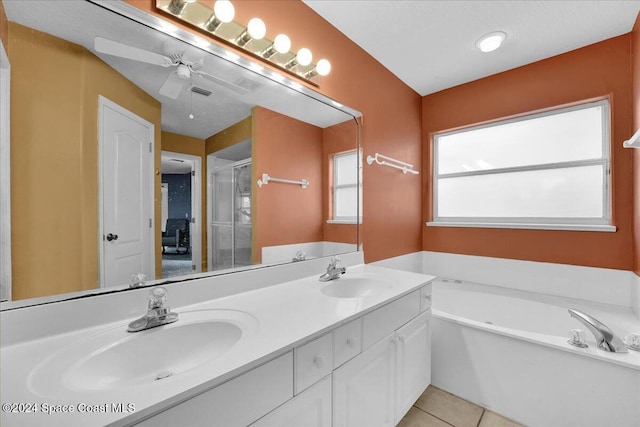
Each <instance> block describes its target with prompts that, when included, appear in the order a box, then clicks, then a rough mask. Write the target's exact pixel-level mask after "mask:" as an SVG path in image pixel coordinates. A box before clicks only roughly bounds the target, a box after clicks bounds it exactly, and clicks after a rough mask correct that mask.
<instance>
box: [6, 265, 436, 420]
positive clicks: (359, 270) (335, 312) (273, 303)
mask: <svg viewBox="0 0 640 427" xmlns="http://www.w3.org/2000/svg"><path fill="white" fill-rule="evenodd" d="M325 268H326V266H325ZM321 272H322V271H320V270H319V271H317V272H316V271H314V274H313V276H309V277H305V278H301V279H297V280H292V281H289V282H285V283H281V284H275V285H271V286H268V287H263V288H259V289H253V290H248V291H246V292H243V293H239V294H232V295H227V296H224V297H220V298H216V299H211V300H208V301H204V302H201V303H198V304H183V305H179V304H175V303H176V300H179V301H188V300H189V299H190V298H188V297H187V296H185V295H183V296H182V297H176V294H179V293H180V292H178V291H174V289H176V285H174V286H172V287H171V288H168V289H169V298H168V303H169V305H170V306H171V308H172V310H173V311H176V312H178V313H184V312H188V311H196V310H239V311H242V312H245V313H247V314H249V315H251V316H253V317H254V318H255V319H256V327H255V328H254V329H253V330H252V331H251V332H249V333H248V335H247V336H244V337H243V338H242V339H241V340H240V341H239V342H238V344H237V345H236V346H234V347H233V348H232V349H231V350H230V351H229V352H228V353H226V354H225V355H224V356H222V357H220V358H218V359H216V360H214V361H212V362H208V363H205V364H204V365H201V366H199V367H197V368H195V369H192V370H190V371H186V372H183V373H181V374H179V375H174V376H171V377H168V378H165V379H162V380H160V381H155V382H153V383H151V384H147V385H144V386H138V387H126V389H105V390H100V391H92V392H87V391H85V390H82V391H79V390H71V389H70V388H68V387H67V388H61V389H60V390H55V389H53V390H52V389H48V390H44V391H43V389H42V388H38V386H37V382H36V381H35V380H34V377H33V374H34V372H37V373H38V374H39V375H42V374H43V372H42V371H43V370H42V368H41V369H39V370H37V368H38V367H39V366H40V367H42V366H45V365H44V363H45V362H46V361H47V358H49V357H51V356H53V355H55V354H56V353H57V352H59V351H64V349H68V348H69V346H72V345H74V343H77V342H78V341H80V340H83V339H87V338H88V337H92V336H95V335H97V334H100V333H102V332H103V331H105V330H108V329H114V328H116V330H117V329H118V328H119V329H120V330H121V335H122V338H127V337H130V336H131V335H132V334H128V333H127V332H126V329H127V324H128V323H129V322H130V321H131V320H133V319H134V318H135V317H139V315H140V314H142V312H143V311H144V310H145V308H146V306H145V304H144V302H143V303H140V302H139V301H138V298H137V297H136V298H133V299H135V301H128V302H127V303H128V304H130V305H134V306H135V308H136V310H135V315H134V316H130V317H121V318H119V319H117V320H112V321H110V322H105V323H103V324H100V325H93V326H91V327H88V328H86V329H82V330H76V331H69V330H62V331H60V333H58V334H51V336H49V337H37V338H34V337H31V339H22V340H19V339H17V338H16V337H15V336H14V337H13V342H12V343H11V344H10V345H5V343H4V342H3V347H2V354H1V363H2V379H1V381H2V403H35V404H36V405H38V409H39V411H38V412H37V413H28V414H20V415H16V414H11V413H3V414H2V424H3V425H4V424H7V425H29V426H37V425H47V426H49V425H60V424H64V425H65V426H74V425H75V426H91V425H95V426H102V425H114V426H119V425H129V424H131V423H134V422H136V421H139V420H141V419H143V418H145V417H147V416H149V415H151V414H154V413H156V412H159V411H161V410H163V409H166V408H168V407H170V406H173V405H176V404H178V403H180V402H182V401H185V400H187V399H189V398H190V397H193V396H195V395H197V394H199V393H201V392H203V391H205V390H207V389H210V388H212V387H215V386H216V385H219V384H221V383H223V382H225V381H227V380H229V379H231V378H233V377H235V376H237V375H239V374H241V373H243V372H245V371H247V370H249V369H251V368H254V367H257V366H259V365H261V364H263V363H265V362H267V361H269V360H271V359H273V358H275V357H277V356H279V355H281V354H284V353H286V352H287V351H290V350H291V349H292V348H294V347H295V346H297V345H299V344H302V343H304V342H306V341H308V340H310V339H312V338H315V337H318V336H321V335H322V334H324V333H326V332H328V331H330V330H331V329H332V328H335V327H336V326H340V325H342V324H344V323H347V322H349V321H350V320H352V319H354V318H356V317H358V316H360V315H362V314H365V313H367V312H370V311H373V310H375V309H376V308H379V307H380V306H382V305H384V304H385V303H387V302H390V301H391V300H393V299H396V298H398V297H401V296H403V295H406V294H408V293H410V292H412V291H414V290H416V289H418V288H419V287H421V286H423V285H424V284H425V283H427V282H429V281H430V280H432V279H433V278H434V277H433V276H427V275H422V274H416V273H410V272H399V271H397V270H390V269H385V268H381V267H376V266H371V265H358V266H351V267H349V268H347V273H346V275H344V276H343V277H344V278H375V279H377V280H382V281H385V282H388V283H389V286H386V287H384V288H381V289H379V290H378V292H377V293H374V294H372V295H367V296H364V297H362V298H333V297H330V296H327V295H324V294H323V293H322V292H321V288H322V287H323V286H326V283H322V282H319V281H318V276H319V275H320V273H321ZM316 273H317V274H316ZM339 280H342V279H338V281H339ZM338 281H336V282H338ZM182 286H184V288H185V289H183V290H182V292H183V293H187V292H197V290H198V289H199V287H198V286H193V287H192V289H191V290H188V289H186V288H189V286H185V285H182ZM145 293H146V290H145ZM132 294H133V293H132ZM119 296H120V297H122V295H119ZM78 303H79V302H76V304H78ZM104 309H105V310H106V309H107V307H105V308H104ZM51 323H55V322H51ZM179 323H180V320H178V322H176V323H174V324H173V325H178V324H179ZM3 328H4V325H3ZM63 329H64V328H63ZM150 331H151V330H150ZM127 334H128V335H127ZM167 345H171V343H167ZM45 374H46V373H45ZM52 377H54V375H52ZM112 403H113V404H118V403H124V405H125V407H126V405H127V404H129V403H132V404H134V405H135V412H132V413H126V412H124V413H114V412H113V411H104V412H101V411H102V408H103V407H104V405H109V408H110V407H111V406H110V405H111V404H112ZM42 404H48V405H72V406H73V407H74V408H75V412H74V413H72V414H51V415H48V414H45V413H43V412H42V411H41V409H42V408H41V405H42ZM78 404H88V405H97V406H95V408H96V412H88V413H78V410H77V405H78Z"/></svg>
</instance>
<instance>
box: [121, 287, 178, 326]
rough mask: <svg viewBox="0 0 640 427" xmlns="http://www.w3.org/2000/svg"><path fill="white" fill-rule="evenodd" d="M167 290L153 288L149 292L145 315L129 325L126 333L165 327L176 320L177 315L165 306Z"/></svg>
mask: <svg viewBox="0 0 640 427" xmlns="http://www.w3.org/2000/svg"><path fill="white" fill-rule="evenodd" d="M166 303H167V290H166V289H165V288H160V287H158V288H153V289H151V290H150V291H149V308H148V310H147V314H145V315H144V316H142V317H141V318H139V319H136V320H134V321H133V322H131V323H129V327H128V328H127V331H128V332H140V331H144V330H145V329H151V328H155V327H156V326H162V325H167V324H169V323H173V322H175V321H177V320H178V313H174V312H172V311H171V309H170V308H169V307H167V306H166Z"/></svg>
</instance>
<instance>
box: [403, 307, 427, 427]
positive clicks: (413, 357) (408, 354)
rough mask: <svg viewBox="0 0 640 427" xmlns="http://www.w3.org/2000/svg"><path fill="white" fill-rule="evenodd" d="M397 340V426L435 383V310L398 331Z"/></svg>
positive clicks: (425, 313) (422, 314) (420, 316)
mask: <svg viewBox="0 0 640 427" xmlns="http://www.w3.org/2000/svg"><path fill="white" fill-rule="evenodd" d="M396 338H397V342H396V366H395V368H396V374H395V379H396V412H395V415H396V417H395V422H396V424H397V423H399V422H400V420H401V419H402V417H404V415H405V414H406V413H407V412H408V411H409V409H410V408H411V406H412V405H413V404H414V402H415V401H416V400H418V398H419V397H420V395H421V394H422V393H423V392H424V390H425V389H426V388H427V386H428V385H429V384H430V383H431V309H427V310H426V311H424V312H423V313H421V314H420V315H419V316H418V317H417V318H415V319H414V320H412V321H411V322H409V323H408V324H406V325H405V326H403V327H402V328H400V329H398V331H397V332H396Z"/></svg>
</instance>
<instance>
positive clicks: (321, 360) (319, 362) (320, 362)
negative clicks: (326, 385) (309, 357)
mask: <svg viewBox="0 0 640 427" xmlns="http://www.w3.org/2000/svg"><path fill="white" fill-rule="evenodd" d="M313 364H314V365H316V368H318V369H322V368H323V367H324V357H322V356H316V357H315V358H314V359H313Z"/></svg>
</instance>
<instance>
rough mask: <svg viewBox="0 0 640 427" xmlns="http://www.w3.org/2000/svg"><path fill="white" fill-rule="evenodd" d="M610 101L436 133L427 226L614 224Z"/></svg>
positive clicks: (569, 226) (600, 226)
mask: <svg viewBox="0 0 640 427" xmlns="http://www.w3.org/2000/svg"><path fill="white" fill-rule="evenodd" d="M609 193H610V192H609V103H608V102H607V101H600V102H593V103H587V104H581V105H578V106H573V107H569V108H561V109H556V110H553V111H548V112H544V113H538V114H531V115H528V116H523V117H519V118H517V119H511V120H504V121H500V122H495V123H492V124H489V125H483V126H475V127H470V128H466V129H462V130H457V131H453V132H446V133H441V134H437V135H435V137H434V180H433V197H434V199H433V207H434V212H433V214H434V218H433V222H430V223H428V225H461V226H487V227H492V226H500V227H509V228H550V229H581V230H582V229H586V230H599V231H615V228H614V227H611V226H610V200H609Z"/></svg>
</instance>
